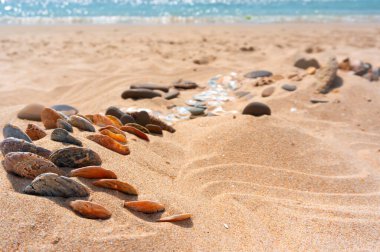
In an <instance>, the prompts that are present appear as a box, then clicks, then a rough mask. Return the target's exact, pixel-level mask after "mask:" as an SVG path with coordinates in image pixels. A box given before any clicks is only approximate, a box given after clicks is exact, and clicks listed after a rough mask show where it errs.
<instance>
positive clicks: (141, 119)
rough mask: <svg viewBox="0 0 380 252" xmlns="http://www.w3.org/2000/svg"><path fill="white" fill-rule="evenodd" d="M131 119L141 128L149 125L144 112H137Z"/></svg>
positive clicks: (148, 119) (147, 117) (147, 115)
mask: <svg viewBox="0 0 380 252" xmlns="http://www.w3.org/2000/svg"><path fill="white" fill-rule="evenodd" d="M133 118H134V119H135V121H136V123H137V124H140V125H142V126H145V125H147V124H149V123H150V116H149V114H148V112H146V111H139V112H137V113H135V114H134V117H133Z"/></svg>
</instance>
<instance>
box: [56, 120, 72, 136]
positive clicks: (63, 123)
mask: <svg viewBox="0 0 380 252" xmlns="http://www.w3.org/2000/svg"><path fill="white" fill-rule="evenodd" d="M57 128H60V129H64V130H66V131H68V132H71V133H73V126H71V124H70V123H68V122H67V121H65V120H63V119H58V120H57Z"/></svg>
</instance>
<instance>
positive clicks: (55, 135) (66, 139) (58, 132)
mask: <svg viewBox="0 0 380 252" xmlns="http://www.w3.org/2000/svg"><path fill="white" fill-rule="evenodd" d="M50 137H51V140H53V141H56V142H61V143H67V144H73V145H77V146H82V142H81V141H79V140H78V139H76V138H75V137H73V136H72V135H70V134H69V132H67V131H66V130H65V129H60V128H58V129H54V130H53V132H52V133H51V136H50Z"/></svg>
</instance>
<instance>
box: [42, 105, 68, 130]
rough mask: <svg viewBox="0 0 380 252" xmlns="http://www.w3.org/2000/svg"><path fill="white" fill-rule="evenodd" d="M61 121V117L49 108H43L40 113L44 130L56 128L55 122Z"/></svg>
mask: <svg viewBox="0 0 380 252" xmlns="http://www.w3.org/2000/svg"><path fill="white" fill-rule="evenodd" d="M58 119H63V116H62V115H61V114H59V113H58V112H57V111H55V110H54V109H51V108H44V109H43V110H42V112H41V121H42V123H43V124H44V126H45V128H46V129H55V128H57V120H58Z"/></svg>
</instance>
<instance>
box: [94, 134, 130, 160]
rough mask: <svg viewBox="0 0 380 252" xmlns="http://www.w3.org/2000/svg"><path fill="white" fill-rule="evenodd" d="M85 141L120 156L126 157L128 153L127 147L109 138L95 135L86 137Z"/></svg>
mask: <svg viewBox="0 0 380 252" xmlns="http://www.w3.org/2000/svg"><path fill="white" fill-rule="evenodd" d="M87 139H89V140H91V141H94V142H95V143H97V144H99V145H101V146H103V147H105V148H107V149H109V150H112V151H114V152H117V153H119V154H121V155H128V154H129V153H130V151H129V148H128V146H125V145H121V144H120V143H118V142H116V141H115V140H113V139H112V138H110V137H109V136H105V135H100V134H96V135H90V136H87Z"/></svg>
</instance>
